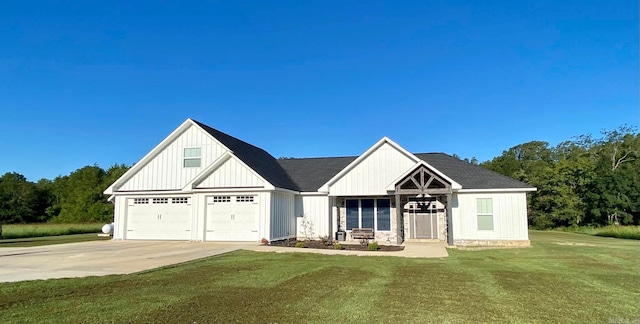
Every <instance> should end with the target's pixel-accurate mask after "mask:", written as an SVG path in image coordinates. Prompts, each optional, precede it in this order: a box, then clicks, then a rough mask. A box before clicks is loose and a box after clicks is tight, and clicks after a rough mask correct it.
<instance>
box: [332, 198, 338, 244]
mask: <svg viewBox="0 0 640 324" xmlns="http://www.w3.org/2000/svg"><path fill="white" fill-rule="evenodd" d="M331 225H332V227H333V228H332V229H331V233H330V235H331V236H332V237H333V239H336V238H335V232H337V231H338V206H336V198H331Z"/></svg>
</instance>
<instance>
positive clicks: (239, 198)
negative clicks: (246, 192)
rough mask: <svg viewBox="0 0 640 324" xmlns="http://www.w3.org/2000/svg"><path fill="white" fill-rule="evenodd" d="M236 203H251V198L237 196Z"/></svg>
mask: <svg viewBox="0 0 640 324" xmlns="http://www.w3.org/2000/svg"><path fill="white" fill-rule="evenodd" d="M236 202H253V196H238V197H236Z"/></svg>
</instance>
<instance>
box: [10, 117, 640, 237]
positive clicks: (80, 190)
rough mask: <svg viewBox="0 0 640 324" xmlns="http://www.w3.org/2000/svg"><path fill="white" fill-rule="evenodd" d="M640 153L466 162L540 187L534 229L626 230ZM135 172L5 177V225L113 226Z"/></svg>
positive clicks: (598, 140)
mask: <svg viewBox="0 0 640 324" xmlns="http://www.w3.org/2000/svg"><path fill="white" fill-rule="evenodd" d="M639 150H640V137H639V134H638V132H637V129H636V128H633V127H629V126H621V127H620V128H618V129H616V130H613V131H603V132H602V133H601V134H600V136H599V137H594V136H592V135H582V136H578V137H575V138H573V139H571V140H568V141H564V142H562V143H560V144H558V145H556V146H550V145H549V143H547V142H543V141H532V142H528V143H524V144H519V145H516V146H514V147H512V148H510V149H508V150H506V151H503V152H502V154H501V155H500V156H497V157H495V158H493V159H492V160H490V161H485V162H482V163H478V161H477V159H475V158H472V159H471V160H469V159H464V160H466V161H467V162H470V163H473V164H480V165H481V166H483V167H485V168H488V169H490V170H493V171H496V172H498V173H500V174H503V175H506V176H508V177H511V178H514V179H517V180H520V181H523V182H526V183H528V184H530V185H532V186H535V187H537V188H538V190H537V191H535V192H531V193H529V194H528V195H527V197H528V206H529V211H528V214H529V224H530V225H531V226H532V227H535V228H553V227H560V226H575V225H577V226H582V225H595V226H598V225H608V224H623V225H625V224H640V152H639ZM454 156H456V155H454ZM456 157H457V156H456ZM127 170H128V167H127V166H126V165H124V164H116V165H113V166H111V167H110V168H108V169H106V170H104V169H102V168H100V167H99V166H97V165H93V166H85V167H83V168H80V169H78V170H76V171H74V172H72V173H71V174H69V175H66V176H59V177H56V178H55V179H53V180H48V179H41V180H40V181H38V182H35V183H33V182H30V181H28V180H27V179H26V178H25V177H24V176H23V175H21V174H19V173H16V172H8V173H5V174H4V175H3V176H2V177H0V224H11V223H32V222H49V221H51V222H63V223H65V222H66V223H75V222H111V221H112V220H113V205H112V204H110V203H109V202H107V197H106V196H105V195H103V194H102V192H103V191H104V189H106V188H107V187H108V186H109V185H111V183H113V182H114V181H115V180H116V179H118V178H119V177H120V176H121V175H122V174H124V172H126V171H127Z"/></svg>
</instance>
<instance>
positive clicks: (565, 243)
mask: <svg viewBox="0 0 640 324" xmlns="http://www.w3.org/2000/svg"><path fill="white" fill-rule="evenodd" d="M556 244H558V245H569V246H596V245H595V244H589V243H575V242H558V243H556Z"/></svg>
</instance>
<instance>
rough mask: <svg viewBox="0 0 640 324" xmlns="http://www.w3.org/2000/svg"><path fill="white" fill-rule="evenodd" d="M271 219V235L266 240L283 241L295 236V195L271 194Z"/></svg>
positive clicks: (284, 193) (285, 193)
mask: <svg viewBox="0 0 640 324" xmlns="http://www.w3.org/2000/svg"><path fill="white" fill-rule="evenodd" d="M266 218H267V219H269V223H270V224H269V226H268V228H269V229H270V233H269V234H270V235H269V236H265V238H267V239H269V240H271V241H273V240H281V239H286V238H291V237H294V236H295V232H296V217H295V195H294V194H292V193H288V192H280V191H275V192H272V193H271V217H266Z"/></svg>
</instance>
